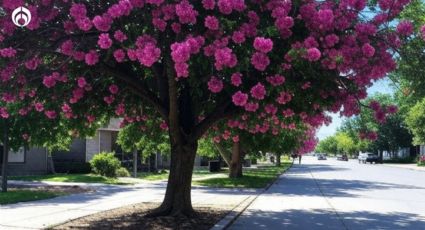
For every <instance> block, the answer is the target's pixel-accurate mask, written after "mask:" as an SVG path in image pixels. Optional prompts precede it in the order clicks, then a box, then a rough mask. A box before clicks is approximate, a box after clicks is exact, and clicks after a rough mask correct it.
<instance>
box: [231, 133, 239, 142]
mask: <svg viewBox="0 0 425 230" xmlns="http://www.w3.org/2000/svg"><path fill="white" fill-rule="evenodd" d="M232 140H233V142H235V143H238V142H239V135H236V136H234V137H232Z"/></svg>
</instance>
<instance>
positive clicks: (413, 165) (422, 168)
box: [382, 163, 425, 171]
mask: <svg viewBox="0 0 425 230" xmlns="http://www.w3.org/2000/svg"><path fill="white" fill-rule="evenodd" d="M382 165H384V166H389V167H396V168H404V169H411V170H418V171H425V167H420V166H417V165H416V164H389V163H388V164H387V163H384V164H382Z"/></svg>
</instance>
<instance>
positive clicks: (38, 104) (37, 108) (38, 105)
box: [34, 102, 44, 112]
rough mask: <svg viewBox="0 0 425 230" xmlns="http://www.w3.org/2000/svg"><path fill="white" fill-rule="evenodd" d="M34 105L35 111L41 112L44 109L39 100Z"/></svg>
mask: <svg viewBox="0 0 425 230" xmlns="http://www.w3.org/2000/svg"><path fill="white" fill-rule="evenodd" d="M34 107H35V110H36V111H37V112H42V111H43V110H44V105H43V104H42V103H40V102H37V103H35V104H34Z"/></svg>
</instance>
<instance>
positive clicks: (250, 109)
mask: <svg viewBox="0 0 425 230" xmlns="http://www.w3.org/2000/svg"><path fill="white" fill-rule="evenodd" d="M258 107H259V105H258V103H253V102H249V103H246V105H245V110H246V111H248V112H255V111H257V109H258Z"/></svg>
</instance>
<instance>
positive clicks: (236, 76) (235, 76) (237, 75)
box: [230, 72, 242, 86]
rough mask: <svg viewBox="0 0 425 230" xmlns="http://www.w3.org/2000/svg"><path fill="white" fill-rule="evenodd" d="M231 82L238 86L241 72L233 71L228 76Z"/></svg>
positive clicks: (240, 82)
mask: <svg viewBox="0 0 425 230" xmlns="http://www.w3.org/2000/svg"><path fill="white" fill-rule="evenodd" d="M230 80H231V83H232V85H234V86H240V85H241V84H242V74H241V73H239V72H237V73H233V74H232V76H231V77H230Z"/></svg>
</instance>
